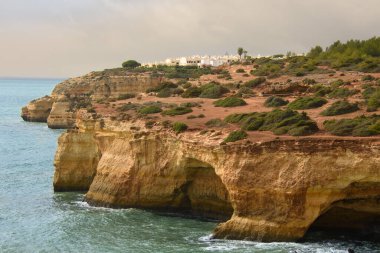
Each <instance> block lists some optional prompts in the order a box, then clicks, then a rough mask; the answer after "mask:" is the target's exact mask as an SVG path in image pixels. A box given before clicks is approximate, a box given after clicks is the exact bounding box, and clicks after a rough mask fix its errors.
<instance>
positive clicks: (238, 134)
mask: <svg viewBox="0 0 380 253" xmlns="http://www.w3.org/2000/svg"><path fill="white" fill-rule="evenodd" d="M247 137H248V134H247V133H246V132H244V131H241V130H238V131H233V132H231V133H230V134H229V135H228V136H227V138H225V139H224V141H223V143H228V142H235V141H240V140H243V139H246V138H247Z"/></svg>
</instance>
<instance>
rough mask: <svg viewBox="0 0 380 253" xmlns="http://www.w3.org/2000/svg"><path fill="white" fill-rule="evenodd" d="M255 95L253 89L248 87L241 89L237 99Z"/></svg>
mask: <svg viewBox="0 0 380 253" xmlns="http://www.w3.org/2000/svg"><path fill="white" fill-rule="evenodd" d="M254 94H255V93H254V92H253V90H252V89H251V88H248V87H240V88H239V90H238V92H237V93H236V96H237V97H243V96H244V95H248V96H249V95H254Z"/></svg>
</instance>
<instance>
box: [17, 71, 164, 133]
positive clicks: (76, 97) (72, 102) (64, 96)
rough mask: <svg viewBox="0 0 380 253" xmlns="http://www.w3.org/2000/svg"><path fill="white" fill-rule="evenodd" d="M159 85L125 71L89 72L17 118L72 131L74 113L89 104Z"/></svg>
mask: <svg viewBox="0 0 380 253" xmlns="http://www.w3.org/2000/svg"><path fill="white" fill-rule="evenodd" d="M161 82H162V78H161V77H154V76H152V75H151V74H149V73H148V74H147V73H142V74H139V73H130V72H128V71H126V70H125V69H112V70H104V71H99V72H91V73H89V74H87V75H84V76H81V77H76V78H70V79H68V80H65V81H63V82H62V83H59V84H57V85H56V87H55V88H54V90H53V91H52V94H51V95H50V96H45V97H42V98H40V99H36V100H33V101H31V102H30V103H29V104H28V105H27V106H25V107H23V108H22V111H21V117H22V118H23V119H24V120H25V121H34V122H47V123H48V126H49V127H50V128H72V127H74V125H75V117H76V116H75V114H76V111H77V110H78V109H81V108H86V106H91V104H92V101H96V100H101V99H106V98H107V99H110V98H111V99H112V98H117V97H118V96H119V95H122V94H126V93H141V92H145V91H146V90H147V89H148V88H152V87H155V86H157V85H159V84H160V83H161Z"/></svg>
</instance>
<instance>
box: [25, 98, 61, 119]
mask: <svg viewBox="0 0 380 253" xmlns="http://www.w3.org/2000/svg"><path fill="white" fill-rule="evenodd" d="M53 102H54V100H53V99H52V98H51V97H49V96H45V97H42V98H39V99H36V100H33V101H31V102H30V103H29V104H28V105H27V106H25V107H23V108H22V109H21V117H22V118H23V119H24V120H25V121H33V122H47V118H48V117H49V114H50V111H51V108H52V105H53Z"/></svg>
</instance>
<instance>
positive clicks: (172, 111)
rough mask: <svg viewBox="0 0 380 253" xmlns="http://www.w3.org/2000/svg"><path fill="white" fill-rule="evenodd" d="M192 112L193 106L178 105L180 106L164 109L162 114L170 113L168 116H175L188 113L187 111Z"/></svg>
mask: <svg viewBox="0 0 380 253" xmlns="http://www.w3.org/2000/svg"><path fill="white" fill-rule="evenodd" d="M190 112H193V110H192V109H191V108H189V107H182V106H178V107H174V108H172V109H169V110H166V111H163V112H162V114H163V115H168V116H175V115H183V114H187V113H190Z"/></svg>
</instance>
